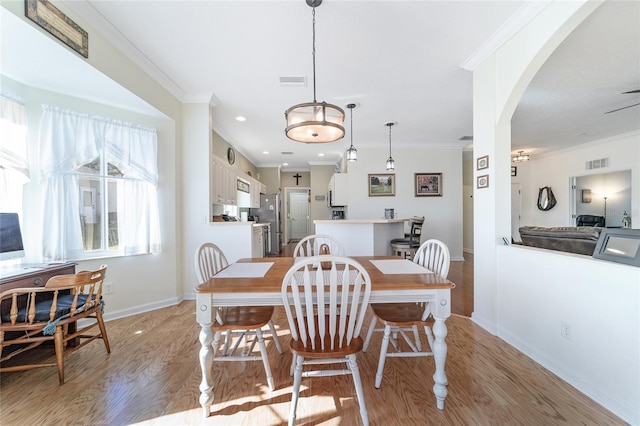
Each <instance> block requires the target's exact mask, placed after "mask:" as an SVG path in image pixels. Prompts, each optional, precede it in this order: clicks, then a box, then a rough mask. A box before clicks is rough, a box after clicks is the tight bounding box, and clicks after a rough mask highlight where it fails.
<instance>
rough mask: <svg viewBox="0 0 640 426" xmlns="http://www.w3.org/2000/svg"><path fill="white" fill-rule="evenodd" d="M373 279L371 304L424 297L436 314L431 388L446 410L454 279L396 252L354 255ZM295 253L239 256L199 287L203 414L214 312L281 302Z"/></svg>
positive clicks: (207, 404) (209, 390)
mask: <svg viewBox="0 0 640 426" xmlns="http://www.w3.org/2000/svg"><path fill="white" fill-rule="evenodd" d="M352 259H354V260H356V261H357V262H359V263H360V264H361V265H362V266H363V267H364V269H365V270H366V271H367V273H368V274H369V277H370V278H371V295H370V298H369V303H402V302H417V303H418V302H420V303H425V304H426V309H429V310H430V313H431V315H432V316H433V319H434V324H433V327H432V331H433V336H434V344H433V347H432V348H431V350H432V351H433V357H434V361H435V373H434V375H433V380H434V386H433V392H434V395H435V398H436V406H437V408H439V409H441V410H442V409H444V401H445V398H446V397H447V376H446V373H445V362H446V358H447V344H446V341H445V337H446V336H447V326H446V324H445V322H446V320H447V318H449V316H451V289H453V288H454V287H455V284H454V283H452V282H451V281H449V280H447V279H446V278H444V277H441V276H439V275H438V274H434V273H433V272H431V271H429V270H428V269H426V268H424V267H422V266H421V265H418V264H417V263H414V262H412V261H410V260H407V259H401V258H399V257H397V256H353V257H352ZM294 263H295V258H293V257H266V258H247V259H240V260H238V261H237V262H235V263H232V264H230V265H229V266H228V267H226V268H224V269H222V270H221V271H220V272H218V273H217V274H216V275H215V276H213V277H212V278H210V279H209V280H207V281H206V282H203V283H201V284H199V285H198V286H196V288H195V293H196V321H197V322H198V324H200V326H201V330H200V336H199V340H200V344H201V348H200V352H199V361H200V367H201V369H202V381H201V383H200V398H199V402H200V404H201V405H202V408H203V410H204V415H205V417H209V416H210V414H211V405H212V404H213V399H214V397H213V389H214V386H215V383H214V381H213V378H212V368H213V360H214V357H215V355H216V348H215V347H213V345H212V342H213V338H214V332H213V328H212V326H213V323H214V321H215V311H216V310H217V309H218V307H225V306H281V305H283V304H284V301H283V297H282V280H283V278H284V276H285V274H286V273H287V272H288V271H289V269H290V268H291V267H292V266H293V265H294Z"/></svg>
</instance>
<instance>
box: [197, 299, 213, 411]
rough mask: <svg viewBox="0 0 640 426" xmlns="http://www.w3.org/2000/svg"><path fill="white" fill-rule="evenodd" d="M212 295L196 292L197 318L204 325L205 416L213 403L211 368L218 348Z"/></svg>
mask: <svg viewBox="0 0 640 426" xmlns="http://www.w3.org/2000/svg"><path fill="white" fill-rule="evenodd" d="M213 309H214V307H213V306H212V303H211V295H207V294H196V320H197V321H198V324H200V326H201V327H202V329H201V330H200V335H199V339H200V345H201V348H200V353H199V358H200V369H201V370H202V382H200V399H199V401H200V405H202V408H203V410H204V416H205V417H209V415H210V414H211V404H213V378H212V377H211V370H212V368H213V359H214V358H215V354H216V348H215V347H213V345H212V343H213V338H214V332H213V328H212V326H213V315H212V314H211V313H212V312H213Z"/></svg>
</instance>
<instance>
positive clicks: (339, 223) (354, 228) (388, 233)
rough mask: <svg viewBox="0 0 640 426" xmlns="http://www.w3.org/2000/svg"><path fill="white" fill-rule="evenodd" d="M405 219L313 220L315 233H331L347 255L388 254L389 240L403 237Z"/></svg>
mask: <svg viewBox="0 0 640 426" xmlns="http://www.w3.org/2000/svg"><path fill="white" fill-rule="evenodd" d="M406 221H407V219H348V220H314V221H313V223H314V224H315V225H316V233H317V234H325V235H331V236H332V237H335V238H337V239H338V240H339V241H340V242H342V244H343V245H344V249H345V252H346V255H347V256H389V255H391V254H392V253H391V246H390V245H389V242H390V241H391V240H392V239H394V238H402V237H404V223H405V222H406Z"/></svg>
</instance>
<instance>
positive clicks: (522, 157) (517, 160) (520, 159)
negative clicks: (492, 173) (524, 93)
mask: <svg viewBox="0 0 640 426" xmlns="http://www.w3.org/2000/svg"><path fill="white" fill-rule="evenodd" d="M523 152H524V151H518V155H515V156H513V157H512V158H511V161H513V162H514V163H522V162H523V161H529V154H523Z"/></svg>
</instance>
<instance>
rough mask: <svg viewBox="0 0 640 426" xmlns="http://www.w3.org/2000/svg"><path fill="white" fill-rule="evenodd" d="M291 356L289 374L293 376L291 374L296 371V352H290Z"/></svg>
mask: <svg viewBox="0 0 640 426" xmlns="http://www.w3.org/2000/svg"><path fill="white" fill-rule="evenodd" d="M292 355H293V356H292V357H291V367H289V375H290V376H291V377H293V374H294V373H295V372H296V354H292Z"/></svg>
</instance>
